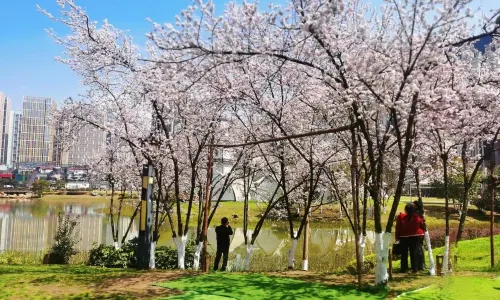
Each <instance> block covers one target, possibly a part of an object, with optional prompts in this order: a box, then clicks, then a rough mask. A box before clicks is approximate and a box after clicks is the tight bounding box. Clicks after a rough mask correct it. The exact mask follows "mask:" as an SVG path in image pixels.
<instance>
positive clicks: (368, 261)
mask: <svg viewBox="0 0 500 300" xmlns="http://www.w3.org/2000/svg"><path fill="white" fill-rule="evenodd" d="M376 264H377V257H376V256H375V254H370V255H366V256H365V260H364V263H363V266H364V267H363V271H364V272H363V273H365V274H366V273H370V272H372V271H373V270H374V269H375V265H376ZM346 271H347V273H349V274H357V272H358V271H357V266H356V260H351V261H350V262H349V263H348V264H347V266H346Z"/></svg>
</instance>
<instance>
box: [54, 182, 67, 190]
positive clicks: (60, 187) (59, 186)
mask: <svg viewBox="0 0 500 300" xmlns="http://www.w3.org/2000/svg"><path fill="white" fill-rule="evenodd" d="M65 188H66V182H65V181H64V180H57V181H56V189H57V190H64V189H65Z"/></svg>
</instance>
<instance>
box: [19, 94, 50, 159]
mask: <svg viewBox="0 0 500 300" xmlns="http://www.w3.org/2000/svg"><path fill="white" fill-rule="evenodd" d="M56 110H57V105H56V103H55V101H54V100H53V99H52V98H47V97H31V96H25V97H24V98H23V115H22V121H21V134H20V139H19V159H18V162H19V163H43V162H52V160H53V155H54V134H55V126H54V125H53V122H52V121H53V120H52V117H53V114H54V112H55V111H56Z"/></svg>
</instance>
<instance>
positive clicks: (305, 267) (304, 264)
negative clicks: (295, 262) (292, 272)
mask: <svg viewBox="0 0 500 300" xmlns="http://www.w3.org/2000/svg"><path fill="white" fill-rule="evenodd" d="M302 271H309V260H307V259H304V260H302Z"/></svg>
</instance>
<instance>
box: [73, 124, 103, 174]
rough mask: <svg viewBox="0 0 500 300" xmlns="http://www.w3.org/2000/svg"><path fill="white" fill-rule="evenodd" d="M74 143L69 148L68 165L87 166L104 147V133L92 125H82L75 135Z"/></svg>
mask: <svg viewBox="0 0 500 300" xmlns="http://www.w3.org/2000/svg"><path fill="white" fill-rule="evenodd" d="M76 136H77V138H76V141H75V142H74V143H73V145H72V146H71V147H70V149H69V151H68V154H67V161H68V164H70V165H80V166H85V165H89V164H90V163H91V161H92V160H93V159H94V158H95V157H96V156H97V155H99V154H100V153H102V151H104V149H105V146H106V132H105V131H103V130H101V129H98V128H95V127H94V126H92V125H84V126H83V127H82V128H81V129H80V130H79V131H78V133H77V135H76Z"/></svg>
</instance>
